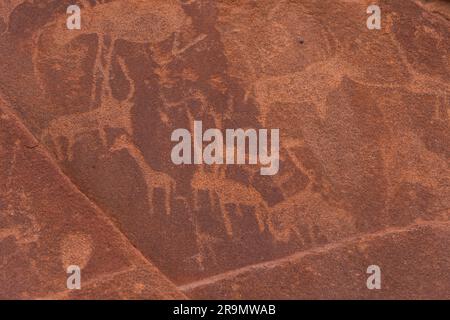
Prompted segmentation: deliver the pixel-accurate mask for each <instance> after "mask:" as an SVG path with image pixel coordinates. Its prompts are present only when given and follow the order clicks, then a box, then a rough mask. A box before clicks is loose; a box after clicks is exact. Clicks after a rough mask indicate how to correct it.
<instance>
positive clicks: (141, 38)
mask: <svg viewBox="0 0 450 320" xmlns="http://www.w3.org/2000/svg"><path fill="white" fill-rule="evenodd" d="M72 2H73V1H66V0H41V1H20V0H17V1H5V0H0V57H1V59H0V95H1V97H2V102H1V103H0V116H1V117H0V122H1V127H0V134H1V135H0V137H1V141H0V143H1V144H0V155H1V158H0V163H1V169H2V170H1V172H0V177H1V181H3V182H4V183H2V184H1V185H0V194H1V198H0V221H1V223H0V247H1V248H2V250H1V251H0V257H1V260H0V261H1V263H0V297H4V298H42V297H62V298H110V297H113V298H137V297H138V298H184V297H185V296H187V297H193V298H210V299H211V298H212V299H214V298H243V299H248V298H272V299H277V298H284V299H286V298H438V299H444V298H447V299H448V298H450V281H449V280H450V279H449V270H450V252H449V250H448V247H449V245H450V221H449V213H450V172H449V159H450V138H449V137H450V120H449V116H450V111H449V110H450V54H449V51H450V42H449V41H448V40H449V39H450V4H449V3H448V1H419V0H405V1H396V0H390V1H388V0H380V1H378V4H379V6H380V7H381V10H382V28H381V30H369V29H368V28H367V26H366V19H367V18H368V14H367V13H366V9H367V7H368V6H369V5H370V4H372V3H373V1H368V0H367V1H365V0H345V1H344V0H342V1H334V0H323V1H313V0H308V1H288V0H286V1H272V0H258V1H253V0H221V1H215V0H192V1H188V0H179V1H177V0H170V1H168V0H164V1H163V0H145V1H144V0H116V1H112V0H111V1H94V0H89V1H79V5H80V7H81V17H82V25H81V30H68V29H67V28H66V19H67V17H68V15H67V14H66V8H67V7H68V6H69V5H70V4H73V3H72ZM194 119H195V120H201V121H202V122H203V125H204V127H208V128H219V129H225V128H255V129H257V128H269V129H270V128H279V129H280V170H279V173H278V174H277V175H275V176H261V175H260V174H259V168H256V167H254V166H248V165H229V166H226V165H224V166H206V165H182V166H177V165H174V164H173V163H172V162H171V159H170V154H171V149H172V147H173V143H172V142H171V141H170V136H171V133H172V131H174V130H175V129H178V128H191V127H192V122H193V120H194ZM67 264H78V265H80V267H82V270H83V281H85V283H86V285H85V286H83V288H82V290H76V291H68V290H67V289H66V287H65V285H66V280H65V279H66V277H67V274H66V272H65V266H66V265H67ZM369 265H378V266H380V268H381V271H382V275H383V277H382V289H381V290H368V289H367V287H366V279H367V277H368V274H366V270H367V267H368V266H369ZM83 283H84V282H83ZM117 286H118V287H117ZM117 288H121V290H117ZM119 292H120V294H122V295H119Z"/></svg>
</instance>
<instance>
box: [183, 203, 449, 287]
mask: <svg viewBox="0 0 450 320" xmlns="http://www.w3.org/2000/svg"><path fill="white" fill-rule="evenodd" d="M447 210H448V209H447ZM449 225H450V221H427V222H419V223H413V224H410V225H408V226H406V227H403V228H386V229H383V230H380V231H377V232H373V233H366V234H363V235H358V236H354V237H350V238H346V239H343V240H341V241H338V242H335V243H330V244H327V245H324V246H319V247H316V248H313V249H310V250H306V251H300V252H296V253H294V254H291V255H288V256H285V257H282V258H278V259H274V260H271V261H265V262H261V263H256V264H252V265H247V266H245V267H242V268H238V269H235V270H231V271H227V272H224V273H221V274H217V275H214V276H212V277H208V278H204V279H202V280H199V281H194V282H191V283H187V284H184V285H182V286H178V289H179V290H181V291H182V292H189V291H191V290H194V289H196V288H199V287H203V286H206V285H210V284H213V283H217V282H219V281H222V280H227V279H230V278H233V277H236V276H239V275H242V274H245V273H248V272H255V271H257V270H267V269H273V268H276V267H277V266H279V265H282V264H284V263H286V262H290V261H295V260H298V259H302V258H304V257H306V256H309V255H314V254H320V253H325V252H330V251H332V250H335V249H338V248H341V247H344V246H346V245H350V244H355V243H358V242H364V241H369V240H374V239H377V238H381V237H383V236H387V235H395V234H399V233H404V232H409V231H413V230H416V229H418V228H420V227H440V226H449Z"/></svg>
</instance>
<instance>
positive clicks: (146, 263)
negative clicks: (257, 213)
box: [0, 96, 174, 285]
mask: <svg viewBox="0 0 450 320" xmlns="http://www.w3.org/2000/svg"><path fill="white" fill-rule="evenodd" d="M0 109H1V110H2V111H3V112H4V113H6V114H7V115H8V116H10V117H11V118H13V119H14V120H15V122H16V123H17V124H18V125H19V126H20V129H21V130H22V131H23V132H24V133H25V134H27V135H28V136H30V137H31V138H32V139H33V140H34V142H35V144H34V146H33V149H36V148H38V149H39V150H40V151H41V152H42V153H43V154H44V156H45V157H46V158H47V159H48V161H49V162H50V163H51V165H52V166H53V167H54V168H55V169H56V170H57V172H58V173H59V175H60V176H61V177H62V178H63V179H64V180H65V182H66V183H68V184H69V185H70V187H71V188H73V189H74V190H75V191H76V192H77V193H78V194H80V195H81V196H82V197H83V198H84V199H85V200H86V201H87V203H89V204H90V205H91V206H92V208H93V209H94V210H95V212H97V213H98V215H99V217H100V218H101V219H102V220H104V221H105V223H107V224H109V225H110V227H111V228H112V230H113V231H115V232H116V233H117V234H118V235H119V236H120V238H121V239H122V241H123V242H124V243H126V244H128V247H129V248H130V249H131V250H132V253H133V254H134V256H135V257H137V258H138V261H140V263H141V265H142V266H143V267H144V268H145V269H146V270H148V271H151V272H154V271H156V270H158V269H157V268H156V267H155V266H154V265H153V263H152V262H151V261H150V260H149V259H148V258H147V257H145V256H144V255H143V254H142V252H140V251H139V250H138V249H137V248H136V247H135V246H134V245H133V243H132V242H131V241H130V239H129V238H128V237H127V236H126V235H125V234H124V233H123V232H122V231H121V230H120V228H118V227H117V226H116V224H115V223H114V222H113V221H112V219H111V217H109V215H107V214H106V213H105V212H104V211H103V210H102V209H101V208H99V207H98V206H97V204H96V203H95V202H93V201H92V200H91V199H90V198H89V197H88V196H87V195H86V194H85V193H83V192H82V191H81V190H80V189H79V188H78V187H77V185H76V184H75V183H73V181H72V180H71V179H70V177H68V176H67V175H66V174H65V173H64V172H63V171H62V170H61V168H60V166H59V165H58V163H57V161H56V160H55V159H54V158H53V157H52V155H51V154H50V152H49V151H48V150H47V148H46V147H45V146H44V145H43V144H41V143H39V140H38V139H37V138H36V137H35V136H34V134H33V133H32V132H31V131H30V130H28V128H27V127H26V126H25V125H24V123H23V121H22V120H21V119H20V117H19V116H18V115H16V113H15V112H14V111H12V109H11V108H10V107H9V104H8V103H7V102H6V101H5V99H4V98H3V97H1V96H0ZM158 272H159V273H161V275H164V273H163V272H161V271H159V270H158ZM164 278H165V280H166V281H167V282H169V283H171V284H172V285H174V284H173V282H172V281H171V280H170V279H168V278H167V277H166V276H165V275H164ZM96 280H98V279H93V280H92V281H96Z"/></svg>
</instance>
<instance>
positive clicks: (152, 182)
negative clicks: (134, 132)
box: [110, 135, 176, 214]
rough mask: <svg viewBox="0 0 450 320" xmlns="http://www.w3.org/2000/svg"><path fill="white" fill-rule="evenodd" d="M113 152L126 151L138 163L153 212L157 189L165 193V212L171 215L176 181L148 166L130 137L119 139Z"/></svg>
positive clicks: (113, 147) (112, 148) (123, 136)
mask: <svg viewBox="0 0 450 320" xmlns="http://www.w3.org/2000/svg"><path fill="white" fill-rule="evenodd" d="M110 150H111V151H113V152H114V151H120V150H126V151H128V153H129V154H130V156H132V157H133V158H134V160H135V161H136V163H137V164H138V165H139V168H140V169H141V172H142V176H143V177H144V179H145V181H146V185H147V192H148V201H149V208H150V210H151V212H152V213H153V212H154V209H153V208H154V206H155V204H154V201H155V198H154V197H155V189H158V188H159V189H162V190H163V191H164V192H165V211H166V214H170V210H171V207H170V200H171V199H170V197H171V194H172V193H173V192H174V190H175V187H176V182H175V180H174V179H173V178H172V177H170V176H169V175H168V174H166V173H164V172H161V171H156V170H154V169H152V168H151V167H150V165H148V163H147V161H146V160H145V158H144V156H143V155H142V153H141V151H140V150H139V149H138V148H137V147H136V146H135V145H134V143H133V142H132V141H130V139H129V137H128V136H126V135H122V136H120V137H119V138H117V139H116V140H115V142H114V144H113V146H112V147H111V149H110Z"/></svg>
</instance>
